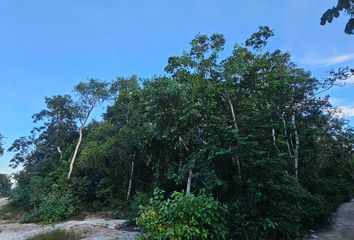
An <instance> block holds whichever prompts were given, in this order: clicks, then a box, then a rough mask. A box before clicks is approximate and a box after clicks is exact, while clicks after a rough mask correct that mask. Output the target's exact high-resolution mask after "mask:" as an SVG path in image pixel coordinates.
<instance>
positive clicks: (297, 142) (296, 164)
mask: <svg viewBox="0 0 354 240" xmlns="http://www.w3.org/2000/svg"><path fill="white" fill-rule="evenodd" d="M291 122H292V124H293V128H294V135H295V148H294V167H295V177H296V178H298V173H299V145H300V139H299V134H298V132H297V128H296V119H295V112H294V113H293V115H292V116H291Z"/></svg>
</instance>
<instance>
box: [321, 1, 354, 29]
mask: <svg viewBox="0 0 354 240" xmlns="http://www.w3.org/2000/svg"><path fill="white" fill-rule="evenodd" d="M340 13H346V14H347V15H348V16H349V20H348V22H347V24H346V26H345V29H344V32H345V33H346V34H354V32H353V30H354V1H353V0H338V3H337V5H336V6H333V7H332V8H330V9H328V10H327V11H326V12H325V13H324V14H323V15H322V17H321V25H325V24H326V23H327V22H328V23H331V22H332V21H333V19H334V18H338V17H339V15H340Z"/></svg>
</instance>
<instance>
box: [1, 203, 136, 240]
mask: <svg viewBox="0 0 354 240" xmlns="http://www.w3.org/2000/svg"><path fill="white" fill-rule="evenodd" d="M6 203H7V199H4V198H1V199H0V207H1V206H4V205H6ZM124 223H125V220H116V219H103V218H87V219H84V220H82V221H66V222H63V223H58V224H55V225H52V226H41V225H37V224H19V223H18V222H17V221H0V231H1V232H0V240H25V239H26V238H27V237H30V236H33V235H37V234H39V233H41V232H48V231H52V230H54V229H57V228H60V229H66V230H73V231H75V232H78V233H80V234H81V235H82V237H83V238H82V239H84V240H134V239H135V235H136V232H130V231H124V230H120V229H121V226H122V225H123V224H124Z"/></svg>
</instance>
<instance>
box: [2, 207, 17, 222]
mask: <svg viewBox="0 0 354 240" xmlns="http://www.w3.org/2000/svg"><path fill="white" fill-rule="evenodd" d="M18 215H19V212H18V211H17V210H16V209H14V208H13V207H11V206H10V205H5V206H2V207H1V208H0V220H12V219H16V218H17V217H18Z"/></svg>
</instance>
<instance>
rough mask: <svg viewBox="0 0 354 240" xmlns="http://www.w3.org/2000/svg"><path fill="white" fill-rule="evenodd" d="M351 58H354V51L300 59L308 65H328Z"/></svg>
mask: <svg viewBox="0 0 354 240" xmlns="http://www.w3.org/2000/svg"><path fill="white" fill-rule="evenodd" d="M352 59H354V53H351V54H342V55H337V56H334V57H305V58H303V59H302V61H303V63H305V64H309V65H321V66H329V65H334V64H338V63H343V62H347V61H350V60H352ZM353 81H354V80H353Z"/></svg>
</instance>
